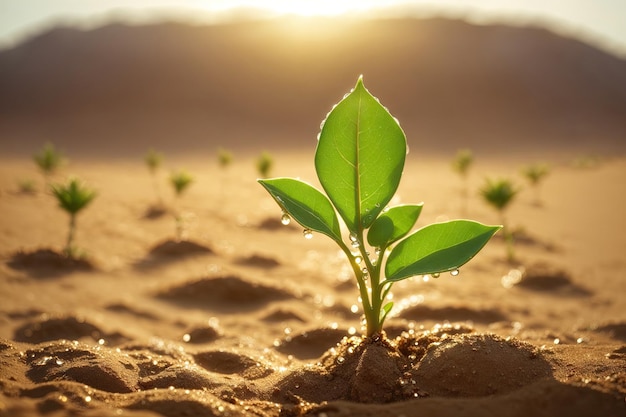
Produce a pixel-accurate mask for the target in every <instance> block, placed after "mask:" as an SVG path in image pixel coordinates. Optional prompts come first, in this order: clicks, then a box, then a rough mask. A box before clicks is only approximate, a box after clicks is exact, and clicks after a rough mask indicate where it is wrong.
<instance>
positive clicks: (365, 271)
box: [361, 268, 370, 276]
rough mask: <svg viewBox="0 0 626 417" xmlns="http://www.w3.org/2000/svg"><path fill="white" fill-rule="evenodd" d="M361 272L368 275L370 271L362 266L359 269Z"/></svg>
mask: <svg viewBox="0 0 626 417" xmlns="http://www.w3.org/2000/svg"><path fill="white" fill-rule="evenodd" d="M361 272H363V275H365V276H368V275H369V273H370V271H368V270H367V268H363V269H362V270H361Z"/></svg>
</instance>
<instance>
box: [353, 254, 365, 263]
mask: <svg viewBox="0 0 626 417" xmlns="http://www.w3.org/2000/svg"><path fill="white" fill-rule="evenodd" d="M354 262H356V263H357V264H360V263H361V262H363V258H361V257H360V256H355V257H354Z"/></svg>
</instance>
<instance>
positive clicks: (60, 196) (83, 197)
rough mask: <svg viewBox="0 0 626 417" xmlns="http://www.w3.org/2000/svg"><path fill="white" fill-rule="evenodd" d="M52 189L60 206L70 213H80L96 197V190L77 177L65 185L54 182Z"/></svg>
mask: <svg viewBox="0 0 626 417" xmlns="http://www.w3.org/2000/svg"><path fill="white" fill-rule="evenodd" d="M51 189H52V194H53V195H54V196H55V197H56V199H57V201H58V203H59V206H60V207H61V208H62V209H63V210H65V211H67V212H68V213H70V214H76V213H78V212H79V211H81V210H82V209H84V208H85V207H87V205H89V203H91V201H92V200H93V199H94V198H95V197H96V192H95V191H94V190H92V189H90V188H88V187H86V186H85V185H84V184H83V183H82V182H81V181H80V180H78V179H77V178H72V179H70V180H69V181H68V182H67V184H65V185H63V184H53V185H52V187H51Z"/></svg>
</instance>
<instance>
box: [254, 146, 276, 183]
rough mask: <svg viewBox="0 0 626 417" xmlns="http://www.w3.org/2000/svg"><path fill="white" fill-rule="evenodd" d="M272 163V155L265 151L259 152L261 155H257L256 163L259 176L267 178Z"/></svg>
mask: <svg viewBox="0 0 626 417" xmlns="http://www.w3.org/2000/svg"><path fill="white" fill-rule="evenodd" d="M273 165H274V160H273V159H272V156H271V155H270V154H269V153H267V152H263V153H261V156H259V159H258V160H257V163H256V168H257V171H258V172H259V175H260V176H261V178H267V177H268V176H269V174H270V171H271V170H272V166H273Z"/></svg>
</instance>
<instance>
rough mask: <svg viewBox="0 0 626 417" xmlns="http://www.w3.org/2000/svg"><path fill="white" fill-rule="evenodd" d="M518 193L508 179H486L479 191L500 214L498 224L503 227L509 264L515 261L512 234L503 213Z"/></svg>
mask: <svg viewBox="0 0 626 417" xmlns="http://www.w3.org/2000/svg"><path fill="white" fill-rule="evenodd" d="M518 192H519V190H518V189H517V188H515V186H514V185H513V183H512V182H511V181H510V180H508V179H496V180H492V179H487V180H486V183H485V185H484V186H483V188H481V189H480V194H481V195H482V197H483V198H484V199H485V201H486V202H487V204H489V205H490V206H492V207H493V208H495V209H496V210H497V211H498V213H499V214H500V222H501V223H502V225H503V229H502V232H503V233H504V239H505V241H506V245H507V258H508V260H509V262H513V261H514V260H515V253H514V248H513V232H512V231H511V230H510V228H509V225H508V224H507V221H506V216H505V213H504V212H505V210H506V208H507V207H508V206H509V204H511V202H512V201H513V198H514V197H515V195H516V194H517V193H518Z"/></svg>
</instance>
